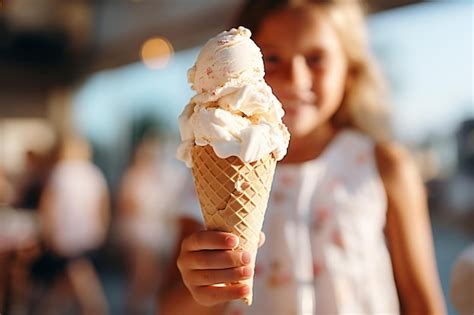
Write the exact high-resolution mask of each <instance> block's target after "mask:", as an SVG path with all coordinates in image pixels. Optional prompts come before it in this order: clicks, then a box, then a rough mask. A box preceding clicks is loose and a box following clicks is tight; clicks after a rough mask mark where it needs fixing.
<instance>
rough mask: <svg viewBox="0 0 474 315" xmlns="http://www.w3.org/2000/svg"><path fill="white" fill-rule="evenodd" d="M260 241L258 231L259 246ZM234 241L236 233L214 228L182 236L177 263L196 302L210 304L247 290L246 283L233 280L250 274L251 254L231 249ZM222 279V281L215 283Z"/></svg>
mask: <svg viewBox="0 0 474 315" xmlns="http://www.w3.org/2000/svg"><path fill="white" fill-rule="evenodd" d="M264 241H265V237H264V234H263V233H262V234H261V236H260V244H259V246H261V245H262V244H263V242H264ZM238 245H239V238H238V237H237V236H236V235H234V234H232V233H225V232H217V231H201V232H196V233H193V234H191V235H190V236H188V237H187V238H185V239H184V241H183V242H182V244H181V251H180V254H179V257H178V260H177V265H178V269H179V271H180V272H181V276H182V278H183V282H184V284H185V285H186V287H187V288H188V290H189V292H190V293H191V295H192V296H193V298H194V299H195V300H196V302H198V303H199V304H201V305H204V306H212V305H216V304H219V303H223V302H228V301H231V300H236V299H241V298H243V297H245V296H246V295H247V294H248V292H249V288H248V286H247V285H245V284H240V283H237V282H238V281H241V280H245V279H249V278H250V277H252V275H253V270H252V268H251V267H250V263H251V261H250V260H251V257H250V253H248V252H246V251H243V250H233V249H234V248H237V246H238ZM222 283H226V285H225V286H216V284H222ZM234 283H235V284H234Z"/></svg>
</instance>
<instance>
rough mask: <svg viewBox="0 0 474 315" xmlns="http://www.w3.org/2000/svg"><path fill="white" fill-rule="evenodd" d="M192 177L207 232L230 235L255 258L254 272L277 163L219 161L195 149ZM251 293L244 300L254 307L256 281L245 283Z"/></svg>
mask: <svg viewBox="0 0 474 315" xmlns="http://www.w3.org/2000/svg"><path fill="white" fill-rule="evenodd" d="M192 159H193V167H192V172H193V177H194V184H195V186H196V193H197V196H198V199H199V203H200V205H201V211H202V215H203V217H204V223H205V225H206V228H207V229H208V230H217V231H224V232H231V233H234V234H235V235H237V236H238V237H239V239H240V242H239V247H238V248H239V249H243V250H245V251H248V252H249V253H250V254H251V256H252V266H251V267H252V268H254V267H255V258H256V256H257V248H258V243H259V239H260V231H261V230H262V225H263V218H264V214H265V210H266V208H267V202H268V196H269V193H270V189H271V185H272V180H273V174H274V172H275V166H276V160H275V158H274V157H273V155H271V154H269V155H268V156H267V157H265V158H263V159H261V160H259V161H256V162H251V163H244V162H242V161H241V160H240V159H239V158H238V157H234V156H232V157H229V158H226V159H221V158H219V157H218V156H217V155H216V154H215V153H214V150H213V149H212V147H211V146H209V145H208V146H204V147H202V146H194V147H193V149H192ZM242 283H245V284H247V285H248V286H249V288H250V292H249V294H248V296H246V297H245V298H244V299H243V300H244V302H245V303H247V304H248V305H251V304H252V290H253V277H252V278H251V279H248V280H244V281H242Z"/></svg>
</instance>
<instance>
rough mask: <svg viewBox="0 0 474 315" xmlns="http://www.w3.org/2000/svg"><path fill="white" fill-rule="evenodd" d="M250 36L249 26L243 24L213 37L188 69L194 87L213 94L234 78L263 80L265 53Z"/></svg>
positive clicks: (199, 90) (200, 91) (189, 79)
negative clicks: (245, 26)
mask: <svg viewBox="0 0 474 315" xmlns="http://www.w3.org/2000/svg"><path fill="white" fill-rule="evenodd" d="M250 36H251V33H250V31H249V30H248V29H246V28H244V27H239V28H237V29H235V28H234V29H231V30H230V31H227V32H222V33H220V34H219V35H217V36H216V37H214V38H211V39H210V40H209V41H208V42H207V43H206V44H205V45H204V47H203V48H202V50H201V52H200V53H199V56H198V58H197V60H196V64H195V65H194V66H193V67H192V68H191V69H190V70H189V71H188V81H189V83H190V84H191V87H192V89H193V90H195V91H196V92H198V93H212V92H213V91H215V90H217V89H220V88H223V87H225V86H226V84H227V83H230V82H232V81H234V80H237V81H238V82H245V81H247V82H251V81H257V80H259V79H263V76H264V74H265V72H264V70H263V60H262V53H261V52H260V49H259V48H258V46H257V45H256V44H255V43H254V42H253V41H252V40H251V39H250ZM238 82H233V83H234V84H233V85H234V86H235V85H238V84H236V83H238Z"/></svg>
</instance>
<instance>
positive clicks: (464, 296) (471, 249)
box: [449, 244, 474, 315]
mask: <svg viewBox="0 0 474 315" xmlns="http://www.w3.org/2000/svg"><path fill="white" fill-rule="evenodd" d="M449 295H450V297H451V302H452V303H453V305H454V307H455V308H456V310H457V311H458V313H459V315H472V314H474V244H471V245H470V246H468V247H467V248H466V249H464V251H463V252H462V253H461V254H460V255H459V257H458V258H457V259H456V262H455V263H454V266H453V268H452V273H451V283H450V288H449Z"/></svg>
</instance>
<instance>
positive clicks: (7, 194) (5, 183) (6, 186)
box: [0, 164, 15, 207]
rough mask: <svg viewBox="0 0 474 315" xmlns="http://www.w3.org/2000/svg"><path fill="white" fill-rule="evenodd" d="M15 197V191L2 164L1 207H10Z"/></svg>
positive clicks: (0, 176)
mask: <svg viewBox="0 0 474 315" xmlns="http://www.w3.org/2000/svg"><path fill="white" fill-rule="evenodd" d="M14 197H15V190H14V188H13V185H12V183H11V182H10V180H9V179H8V177H7V174H6V173H5V170H4V169H3V167H2V165H1V164H0V207H4V206H9V205H11V203H12V202H13V199H14Z"/></svg>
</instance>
